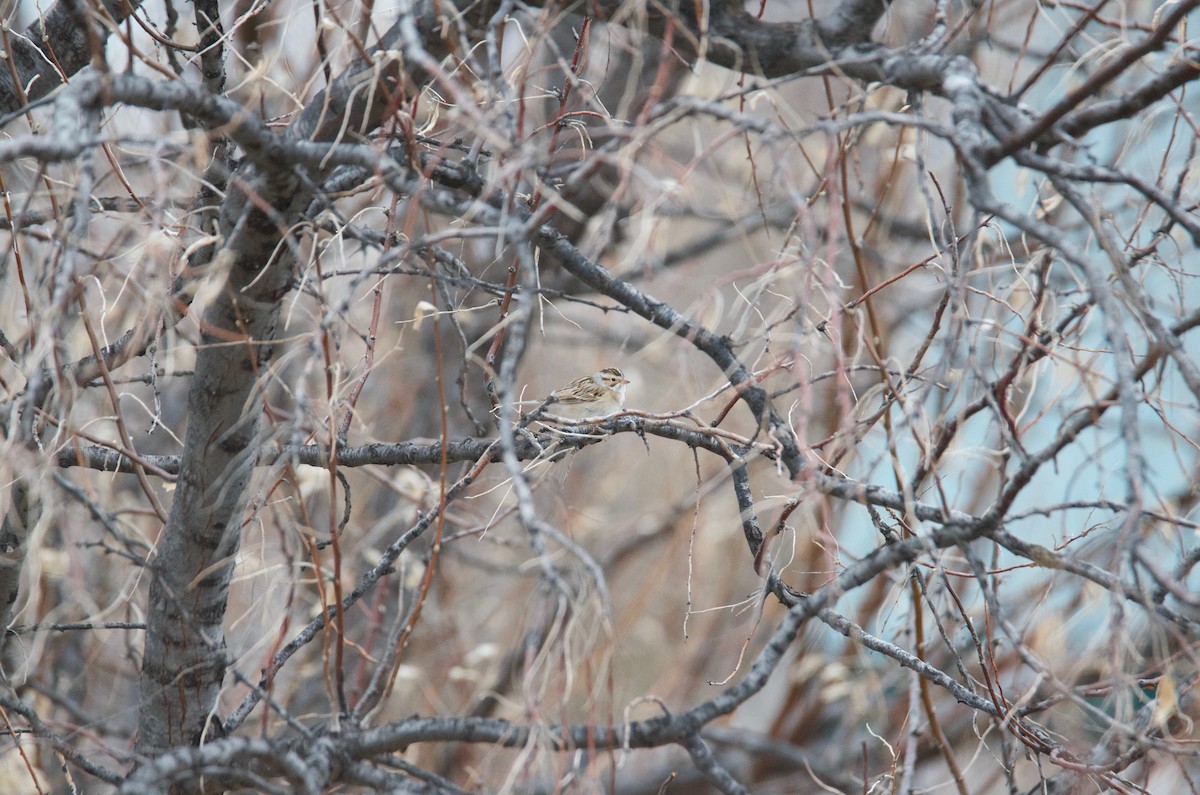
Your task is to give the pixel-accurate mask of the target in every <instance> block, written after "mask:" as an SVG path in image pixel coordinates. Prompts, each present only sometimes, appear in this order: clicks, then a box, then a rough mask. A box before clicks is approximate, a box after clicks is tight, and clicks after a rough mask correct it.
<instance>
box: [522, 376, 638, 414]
mask: <svg viewBox="0 0 1200 795" xmlns="http://www.w3.org/2000/svg"><path fill="white" fill-rule="evenodd" d="M627 386H629V379H628V378H626V377H625V374H624V373H622V372H621V371H620V370H618V369H617V368H615V367H606V368H604V369H603V370H600V371H599V372H596V373H592V374H591V375H587V376H584V377H583V378H576V379H575V380H574V381H572V382H571V383H570V384H569V385H568V386H565V387H563V388H562V389H557V390H555V391H554V392H551V393H550V397H548V398H546V402H545V403H543V404H542V407H541V409H539V412H544V413H546V414H555V415H558V416H559V417H565V418H566V419H569V420H586V419H594V418H596V417H607V416H608V415H610V414H616V413H617V412H618V411H620V410H621V408H622V407H624V405H625V387H627Z"/></svg>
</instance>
